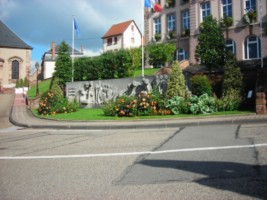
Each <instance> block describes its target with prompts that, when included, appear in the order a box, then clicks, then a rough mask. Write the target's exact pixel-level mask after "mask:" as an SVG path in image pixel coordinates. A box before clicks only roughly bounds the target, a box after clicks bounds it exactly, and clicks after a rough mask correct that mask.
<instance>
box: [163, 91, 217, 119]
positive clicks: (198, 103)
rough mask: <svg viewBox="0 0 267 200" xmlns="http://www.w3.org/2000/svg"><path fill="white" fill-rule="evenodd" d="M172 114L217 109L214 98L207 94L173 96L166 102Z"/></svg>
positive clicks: (204, 112)
mask: <svg viewBox="0 0 267 200" xmlns="http://www.w3.org/2000/svg"><path fill="white" fill-rule="evenodd" d="M166 108H169V109H170V110H171V111H172V113H173V114H175V115H177V114H207V113H213V112H216V111H217V108H216V102H215V99H214V98H213V97H211V96H209V95H208V94H203V95H201V96H199V97H198V96H192V97H190V98H187V99H186V98H183V97H179V96H176V97H173V98H172V99H169V100H168V101H167V103H166Z"/></svg>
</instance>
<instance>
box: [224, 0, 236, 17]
mask: <svg viewBox="0 0 267 200" xmlns="http://www.w3.org/2000/svg"><path fill="white" fill-rule="evenodd" d="M223 1H224V0H222V17H225V16H228V17H233V5H232V0H226V1H227V2H226V4H224V2H223ZM229 6H231V10H232V11H231V15H229ZM224 8H226V14H225V13H224Z"/></svg>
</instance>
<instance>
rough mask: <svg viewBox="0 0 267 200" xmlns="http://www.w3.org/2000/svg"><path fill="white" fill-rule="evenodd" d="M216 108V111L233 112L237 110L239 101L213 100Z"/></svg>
mask: <svg viewBox="0 0 267 200" xmlns="http://www.w3.org/2000/svg"><path fill="white" fill-rule="evenodd" d="M215 101H216V107H217V110H218V111H235V110H238V108H239V106H240V103H241V99H240V98H231V97H227V96H225V97H222V98H220V99H215Z"/></svg>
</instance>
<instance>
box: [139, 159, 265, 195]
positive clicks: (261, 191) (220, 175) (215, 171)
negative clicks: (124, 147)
mask: <svg viewBox="0 0 267 200" xmlns="http://www.w3.org/2000/svg"><path fill="white" fill-rule="evenodd" d="M140 164H143V165H146V166H151V167H157V168H172V169H177V170H182V171H186V172H190V173H193V174H201V175H204V176H202V177H205V178H199V179H197V178H196V179H193V180H191V181H193V182H196V183H199V184H201V185H205V186H208V187H212V188H216V189H221V190H227V191H231V192H235V193H239V194H242V195H248V196H251V197H256V198H261V199H267V174H266V173H267V166H266V165H265V166H257V165H248V164H240V163H234V162H213V161H178V160H149V159H148V160H143V161H141V162H140ZM192 177H196V176H192Z"/></svg>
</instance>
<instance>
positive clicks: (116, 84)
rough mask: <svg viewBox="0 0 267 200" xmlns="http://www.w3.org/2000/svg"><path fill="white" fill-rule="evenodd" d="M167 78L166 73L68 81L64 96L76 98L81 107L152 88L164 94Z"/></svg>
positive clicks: (94, 105)
mask: <svg viewBox="0 0 267 200" xmlns="http://www.w3.org/2000/svg"><path fill="white" fill-rule="evenodd" d="M167 80H168V76H167V75H160V76H147V77H136V78H122V79H107V80H95V81H79V82H69V83H67V84H66V96H67V97H68V98H69V100H74V99H76V100H77V101H79V102H80V103H81V105H82V107H88V108H91V107H98V106H99V105H101V104H102V103H104V102H106V101H108V100H112V99H113V100H114V99H115V98H116V97H118V96H122V95H128V96H137V95H138V94H139V93H140V92H141V91H146V92H151V91H152V88H157V90H158V91H159V92H160V93H161V94H165V92H166V89H167Z"/></svg>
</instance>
